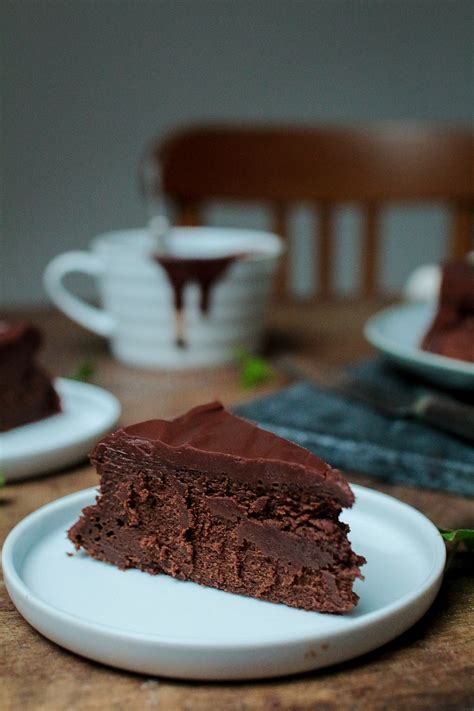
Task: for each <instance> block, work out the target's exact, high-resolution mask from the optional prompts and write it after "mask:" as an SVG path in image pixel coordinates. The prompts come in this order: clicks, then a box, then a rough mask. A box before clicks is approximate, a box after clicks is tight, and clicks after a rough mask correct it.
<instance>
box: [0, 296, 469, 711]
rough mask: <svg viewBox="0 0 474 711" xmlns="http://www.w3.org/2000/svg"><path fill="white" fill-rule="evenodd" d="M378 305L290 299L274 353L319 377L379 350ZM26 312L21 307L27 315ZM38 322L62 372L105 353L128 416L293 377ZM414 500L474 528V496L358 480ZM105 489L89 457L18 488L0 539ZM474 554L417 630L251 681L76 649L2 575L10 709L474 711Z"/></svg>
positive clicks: (0, 638) (5, 697)
mask: <svg viewBox="0 0 474 711" xmlns="http://www.w3.org/2000/svg"><path fill="white" fill-rule="evenodd" d="M378 306H379V304H377V303H374V302H360V303H359V302H349V301H347V302H340V303H328V304H324V303H319V304H316V305H313V306H311V305H285V306H279V307H276V308H275V309H273V313H272V315H271V318H270V323H269V333H270V335H271V337H270V339H269V343H270V346H269V347H270V350H271V352H273V353H276V352H277V351H284V352H286V353H291V354H293V355H294V357H295V358H299V359H301V360H302V361H303V362H304V363H305V365H306V367H308V368H311V369H312V370H313V372H314V374H315V375H316V376H320V377H325V376H326V375H327V374H330V373H331V372H334V371H335V370H336V369H337V368H338V367H340V366H342V365H344V364H346V363H348V362H350V361H352V360H356V359H359V358H363V357H365V356H367V355H369V354H370V352H371V349H370V347H369V346H368V345H367V344H366V343H365V342H364V340H363V337H362V335H361V327H362V324H363V323H364V321H365V319H366V318H367V317H368V316H369V315H370V314H371V313H373V312H374V311H375V310H376V309H377V308H378ZM17 315H18V314H17ZM20 315H22V316H26V317H28V318H32V319H33V320H34V321H35V322H36V323H37V324H38V325H39V326H40V327H41V328H42V329H44V333H45V337H46V341H47V343H46V346H45V348H44V351H43V357H42V360H43V362H44V363H45V364H46V365H47V366H48V367H49V368H50V370H51V371H52V372H53V373H54V374H55V375H65V376H67V375H68V374H70V373H71V371H72V370H73V369H74V367H75V366H77V364H78V363H80V361H81V360H83V359H84V358H86V357H92V358H94V359H95V360H96V363H97V367H96V369H95V372H94V375H93V377H92V382H95V383H97V384H100V385H102V386H104V387H105V388H108V389H109V390H110V391H112V392H113V393H115V394H116V395H117V396H118V397H119V398H120V400H121V402H122V405H123V416H122V422H123V423H126V424H128V423H131V422H133V421H138V420H143V419H148V418H150V417H155V416H160V417H161V416H164V417H169V416H173V415H176V414H178V413H180V412H182V411H183V410H185V409H186V408H189V407H191V406H193V405H196V404H198V403H201V402H203V401H207V400H210V399H211V398H214V397H218V398H220V399H221V400H222V401H223V402H224V403H225V404H226V405H234V404H236V403H237V402H242V401H244V400H248V399H250V398H252V397H255V396H256V395H260V394H263V393H265V392H270V391H272V390H274V389H276V388H278V387H281V385H283V384H284V383H285V380H284V378H283V376H282V377H281V378H280V377H278V378H277V380H276V381H275V382H273V383H272V384H271V385H266V386H261V387H259V388H257V389H255V390H253V391H248V390H243V389H242V388H241V387H240V385H239V382H238V376H237V372H236V370H235V368H234V367H225V368H219V369H216V370H208V371H202V372H194V373H184V374H183V373H181V374H180V375H179V377H176V375H174V374H173V373H161V374H157V373H149V372H148V373H147V372H140V371H135V370H132V369H130V368H127V367H125V366H122V365H120V364H118V363H116V362H114V361H113V360H112V359H111V357H110V356H109V355H108V353H107V349H106V346H105V344H104V343H103V341H102V340H101V339H99V338H97V337H95V336H93V335H91V334H89V333H87V332H85V331H84V330H82V329H80V328H79V327H76V326H75V325H73V324H72V323H71V322H70V321H68V320H67V319H66V318H64V317H63V316H61V315H59V314H57V313H53V312H39V311H38V312H30V313H28V314H26V313H23V314H20ZM350 479H351V481H354V482H358V483H363V484H366V485H369V486H372V487H373V488H375V489H378V490H381V491H385V492H387V493H390V494H392V495H393V496H396V497H397V498H399V499H401V500H402V501H406V502H408V503H409V504H412V505H413V506H415V507H416V508H418V509H419V510H421V511H422V512H423V513H425V514H426V515H427V516H428V517H429V518H430V519H431V520H432V521H434V522H435V523H436V524H438V525H440V526H445V527H460V526H468V525H472V522H473V502H472V500H466V499H463V498H461V497H457V496H452V495H449V494H445V493H442V492H436V491H429V490H426V489H424V490H419V489H415V488H410V487H408V486H394V485H388V484H381V483H380V482H379V481H377V480H376V479H370V478H368V477H364V476H359V475H356V474H351V475H350ZM95 484H97V478H96V474H95V472H94V471H93V470H92V469H91V467H90V466H88V465H87V464H85V463H84V464H82V465H81V466H75V467H73V468H72V469H68V470H67V471H62V472H59V473H56V474H52V475H49V476H44V477H41V478H36V479H31V480H29V481H25V482H19V483H17V484H14V485H8V486H6V487H5V488H4V489H3V490H2V492H1V494H0V543H2V542H3V540H4V538H5V536H6V534H7V533H8V531H9V530H10V529H11V528H12V526H14V525H15V524H16V523H17V522H18V521H20V519H22V518H23V517H24V516H26V515H27V514H29V513H30V512H31V511H34V510H35V509H36V508H38V506H41V505H43V504H45V503H47V502H49V501H52V500H53V499H56V498H58V497H60V496H63V495H65V494H69V493H71V492H74V491H77V490H79V489H83V488H85V487H88V486H91V485H95ZM472 573H473V564H472V556H469V555H468V554H457V555H456V556H455V558H454V560H453V564H452V565H451V567H450V569H449V571H448V573H447V575H446V577H445V580H444V583H443V586H442V589H441V592H440V594H439V596H438V598H437V600H436V602H435V603H434V605H433V607H432V608H431V610H430V611H429V612H428V613H427V614H426V615H425V617H424V618H423V619H422V620H421V621H420V622H418V623H417V624H416V625H415V626H414V627H413V628H412V629H411V630H409V631H408V632H406V633H405V634H403V635H402V636H401V637H399V638H398V639H397V640H395V641H394V642H392V643H389V644H387V645H385V646H384V647H383V648H381V649H379V650H377V651H375V652H373V653H371V654H368V655H365V656H364V657H361V658H359V659H356V660H353V661H351V662H347V663H344V664H340V665H338V666H337V667H333V668H331V669H327V670H320V671H316V672H312V673H308V674H304V675H300V676H294V677H288V678H282V679H273V680H268V681H263V682H245V683H198V682H183V681H172V680H168V679H161V678H147V677H146V676H140V675H138V674H132V673H127V672H123V671H118V670H115V669H111V668H108V667H105V666H102V665H100V664H97V663H94V662H90V661H88V660H86V659H82V658H80V657H78V656H76V655H74V654H71V653H69V652H67V651H65V650H63V649H61V648H60V647H57V646H56V645H55V644H53V643H52V642H49V641H48V640H46V639H44V638H43V637H42V636H41V635H40V634H38V633H37V632H36V631H35V630H33V629H32V628H31V627H30V626H29V625H28V624H27V623H26V622H25V621H24V620H23V618H22V617H20V615H19V614H18V613H17V611H16V609H15V608H14V607H13V605H12V603H11V601H10V599H9V597H8V595H7V592H6V590H5V587H4V584H3V581H1V582H0V708H1V709H3V711H7V710H10V709H14V710H15V711H17V710H20V709H21V710H24V709H45V710H46V709H47V710H48V711H49V710H51V709H53V710H56V709H68V710H69V709H71V710H73V709H81V710H82V709H95V708H100V709H146V708H148V707H150V708H159V709H173V710H174V709H183V710H184V709H191V710H194V709H196V711H207V710H208V709H215V711H227V710H229V711H230V710H236V711H237V710H242V711H243V710H247V709H256V710H257V709H258V710H262V711H263V710H265V711H266V710H267V709H268V710H270V709H274V710H276V709H294V710H299V709H338V710H339V709H362V708H364V709H372V708H373V709H379V708H380V709H382V708H383V709H391V708H393V709H401V708H405V709H472V708H474V666H473V663H472V659H474V633H473V629H474V624H473V623H474V611H473V593H474V579H473V575H472Z"/></svg>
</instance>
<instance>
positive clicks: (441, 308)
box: [421, 259, 474, 363]
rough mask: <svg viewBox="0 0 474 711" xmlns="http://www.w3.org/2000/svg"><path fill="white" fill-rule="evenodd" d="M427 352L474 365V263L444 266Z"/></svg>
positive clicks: (425, 340) (428, 334)
mask: <svg viewBox="0 0 474 711" xmlns="http://www.w3.org/2000/svg"><path fill="white" fill-rule="evenodd" d="M421 347H422V349H423V350H425V351H430V352H432V353H438V354H439V355H443V356H448V357H449V358H457V359H458V360H465V361H468V362H470V363H474V263H473V262H472V261H469V260H468V259H466V260H464V261H458V262H450V263H447V264H445V265H444V266H443V274H442V281H441V290H440V295H439V300H438V310H437V312H436V315H435V318H434V320H433V323H432V324H431V326H430V328H429V330H428V332H427V333H426V335H425V337H424V338H423V341H422V344H421Z"/></svg>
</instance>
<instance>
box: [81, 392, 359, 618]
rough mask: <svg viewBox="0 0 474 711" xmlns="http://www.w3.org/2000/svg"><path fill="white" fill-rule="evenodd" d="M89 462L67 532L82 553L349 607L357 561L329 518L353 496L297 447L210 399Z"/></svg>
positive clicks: (114, 437)
mask: <svg viewBox="0 0 474 711" xmlns="http://www.w3.org/2000/svg"><path fill="white" fill-rule="evenodd" d="M91 461H92V463H93V464H94V465H95V466H96V468H97V471H98V473H99V474H100V477H101V481H100V495H99V497H98V499H97V503H96V504H95V505H93V506H90V507H88V508H86V509H84V510H83V512H82V515H81V517H80V519H79V521H78V522H77V523H76V524H75V525H74V526H73V527H72V528H71V529H70V531H69V532H68V535H69V538H70V540H71V541H72V542H73V543H74V544H75V546H76V548H78V549H79V548H84V550H85V551H86V552H87V553H88V554H89V555H90V556H92V557H94V558H98V559H100V560H103V561H108V562H109V563H113V564H114V565H116V566H118V567H119V568H121V569H126V568H139V569H140V570H143V571H147V572H148V573H152V574H157V573H166V574H168V575H172V576H173V577H175V578H179V579H181V580H192V581H194V582H197V583H200V584H202V585H208V586H211V587H214V588H219V589H220V590H225V591H228V592H232V593H238V594H241V595H249V596H252V597H257V598H262V599H264V600H270V601H272V602H278V603H284V604H286V605H290V606H292V607H299V608H304V609H305V610H318V611H321V612H339V613H340V612H347V611H349V610H351V609H352V608H353V607H354V606H355V605H356V603H357V600H358V597H357V595H356V594H355V593H354V592H353V590H352V586H353V583H354V580H355V579H356V578H358V577H361V575H360V570H359V566H360V565H362V564H363V563H364V562H365V560H364V558H362V557H361V556H358V555H356V554H355V553H353V551H352V550H351V546H350V543H349V541H348V538H347V534H348V531H349V527H348V526H347V525H346V524H344V523H342V522H341V521H339V514H340V513H341V510H342V509H343V507H350V506H352V504H353V502H354V496H353V493H352V491H351V489H350V487H349V484H348V483H347V482H346V481H345V479H344V478H343V476H342V474H341V473H340V472H338V471H337V470H334V469H332V468H331V467H330V466H329V465H328V464H326V463H325V462H323V461H322V460H321V459H318V458H317V457H315V456H314V455H313V454H311V453H310V452H309V451H307V450H305V449H303V448H302V447H299V446H297V445H295V444H292V443H291V442H288V441H286V440H284V439H282V438H280V437H277V436H275V435H274V434H271V433H270V432H267V431H265V430H262V429H260V428H259V427H256V426H255V425H253V424H251V423H250V422H247V421H245V420H243V419H241V418H239V417H235V416H233V415H232V414H231V413H229V412H227V411H226V410H225V409H224V408H223V406H222V405H221V404H220V403H218V402H213V403H209V404H207V405H203V406H200V407H196V408H194V409H193V410H191V411H190V412H188V413H187V414H185V415H183V416H181V417H178V418H177V419H175V420H171V421H165V420H150V421H148V422H142V423H140V424H136V425H132V426H130V427H125V428H124V429H119V430H118V431H117V432H115V433H113V434H110V435H107V436H106V437H104V438H103V439H102V440H101V441H100V442H99V443H98V444H97V445H96V447H95V449H94V451H93V452H92V455H91Z"/></svg>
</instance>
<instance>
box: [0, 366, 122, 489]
mask: <svg viewBox="0 0 474 711" xmlns="http://www.w3.org/2000/svg"><path fill="white" fill-rule="evenodd" d="M54 387H55V388H56V390H57V393H58V395H59V397H60V399H61V407H62V412H60V413H58V414H57V415H52V416H51V417H46V418H45V419H44V420H39V421H38V422H32V423H31V424H29V425H23V426H22V427H15V429H13V430H10V431H9V432H2V433H1V434H0V470H1V472H2V474H3V476H4V477H5V478H6V479H7V480H8V481H14V480H15V479H23V478H25V477H28V476H35V475H37V474H44V473H45V472H49V471H53V470H57V469H61V468H63V467H66V466H69V465H71V464H74V463H75V462H78V461H80V460H81V459H83V458H84V457H86V456H87V454H88V453H89V451H90V450H91V448H92V447H93V446H94V444H95V443H96V442H97V440H98V439H99V438H100V437H101V436H102V435H103V434H105V433H106V432H108V431H109V430H110V429H111V428H112V427H113V426H114V425H115V424H117V421H118V419H119V417H120V411H121V408H120V403H119V401H118V400H117V398H116V397H115V396H114V395H112V394H111V393H109V392H107V390H103V389H102V388H98V387H97V386H96V385H89V384H88V383H81V382H78V381H76V380H67V379H65V378H57V380H55V381H54Z"/></svg>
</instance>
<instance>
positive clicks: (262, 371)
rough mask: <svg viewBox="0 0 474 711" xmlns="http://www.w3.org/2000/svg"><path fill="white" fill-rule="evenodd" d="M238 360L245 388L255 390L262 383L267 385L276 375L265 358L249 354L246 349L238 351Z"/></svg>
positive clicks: (241, 381) (241, 380) (242, 383)
mask: <svg viewBox="0 0 474 711" xmlns="http://www.w3.org/2000/svg"><path fill="white" fill-rule="evenodd" d="M236 358H237V362H238V364H239V367H240V383H241V385H242V386H243V387H244V388H253V387H255V386H256V385H260V384H261V383H267V382H269V381H270V380H272V378H273V377H274V375H275V373H274V370H273V368H272V367H271V365H270V363H268V361H266V360H265V358H262V357H261V356H257V355H254V354H252V353H249V352H248V351H246V350H245V349H244V348H239V349H238V350H237V351H236Z"/></svg>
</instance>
